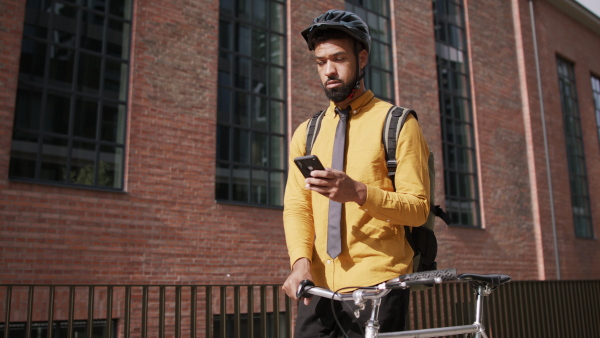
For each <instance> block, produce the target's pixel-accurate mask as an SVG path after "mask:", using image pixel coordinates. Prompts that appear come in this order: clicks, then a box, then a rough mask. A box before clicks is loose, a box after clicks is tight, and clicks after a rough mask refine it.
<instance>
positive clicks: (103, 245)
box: [0, 0, 600, 283]
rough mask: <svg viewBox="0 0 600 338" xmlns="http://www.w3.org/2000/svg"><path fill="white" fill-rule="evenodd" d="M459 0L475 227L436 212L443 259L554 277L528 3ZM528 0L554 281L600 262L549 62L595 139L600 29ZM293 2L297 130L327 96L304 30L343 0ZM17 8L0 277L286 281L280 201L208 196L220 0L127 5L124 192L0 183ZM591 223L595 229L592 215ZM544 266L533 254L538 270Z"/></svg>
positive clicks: (402, 44)
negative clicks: (573, 194)
mask: <svg viewBox="0 0 600 338" xmlns="http://www.w3.org/2000/svg"><path fill="white" fill-rule="evenodd" d="M467 3H468V13H469V15H468V23H469V34H470V44H469V49H470V52H471V56H472V62H471V73H472V83H473V85H474V90H473V93H474V96H473V98H474V103H475V106H474V114H475V116H476V132H477V140H478V143H477V154H478V158H479V168H480V172H479V175H480V182H481V187H480V192H481V194H480V197H481V202H482V207H483V213H482V216H483V224H484V226H485V229H483V230H481V229H480V230H475V229H464V228H456V227H449V228H446V227H445V226H442V225H441V224H438V229H439V230H440V231H439V241H440V253H439V256H440V257H439V264H440V267H442V268H445V267H456V268H457V269H458V270H459V272H467V271H469V272H471V271H472V272H481V273H485V272H503V273H507V274H510V275H512V276H513V277H514V278H515V279H538V278H554V276H555V270H554V269H555V266H554V247H553V238H552V229H551V226H550V219H549V210H550V209H549V200H548V193H547V191H548V186H547V179H546V176H545V175H546V174H545V167H544V166H545V158H544V153H543V149H544V147H543V140H542V136H541V135H542V134H541V122H540V117H539V103H538V102H537V101H536V100H537V83H536V78H535V67H534V66H535V64H534V59H533V51H532V47H531V46H532V36H531V27H530V26H529V21H528V20H529V17H528V1H525V0H514V1H513V2H498V1H493V0H481V1H479V0H478V1H468V2H467ZM534 4H535V8H536V11H537V18H538V20H539V21H538V22H539V24H538V26H539V27H538V30H537V32H538V39H539V43H540V45H542V46H543V48H542V51H541V61H542V69H544V72H543V74H542V79H543V82H544V100H545V101H544V103H545V106H546V108H547V114H548V115H549V116H550V118H549V119H548V121H547V122H548V128H549V135H550V142H551V144H550V150H551V151H550V159H551V163H552V175H553V190H554V198H555V204H554V209H555V210H556V216H557V224H558V226H559V239H560V250H561V254H560V255H561V268H562V277H563V278H568V279H574V278H600V270H599V269H598V268H590V267H588V266H587V262H594V261H595V260H594V259H596V258H600V257H599V255H600V250H599V246H598V243H597V241H596V240H580V239H575V238H574V231H573V226H572V217H571V211H570V199H569V198H570V197H569V186H568V178H567V175H566V158H565V151H566V149H565V146H564V140H563V131H562V122H561V121H562V120H561V117H560V116H562V115H561V114H562V113H561V111H560V108H559V107H560V102H559V101H558V96H557V95H558V94H557V75H556V65H555V54H556V52H558V53H560V54H561V55H563V56H565V57H567V58H569V59H572V60H575V61H576V64H577V66H576V71H577V80H578V93H579V102H580V108H581V111H582V119H583V121H584V123H583V127H584V133H585V134H586V135H597V131H596V129H595V121H594V120H593V115H591V113H590V112H593V110H592V107H591V105H592V103H591V89H590V87H589V86H590V85H589V74H590V72H594V73H595V74H600V63H599V61H598V59H597V58H594V55H600V50H598V48H600V47H598V46H600V44H599V43H598V41H599V40H600V38H599V37H598V35H596V34H594V33H592V32H591V31H590V30H588V29H585V28H582V27H581V26H580V25H578V24H577V23H576V22H575V21H574V20H573V19H570V18H568V17H567V16H566V15H564V14H563V13H562V12H560V11H558V10H557V9H556V8H554V7H553V6H552V5H550V4H547V3H546V2H545V1H535V2H534ZM288 5H289V6H290V8H288V12H289V13H290V17H289V22H288V27H289V33H290V35H289V36H290V39H289V48H290V49H289V60H290V62H289V69H288V75H289V77H288V81H289V83H288V89H289V90H288V92H289V93H288V94H289V112H288V114H289V117H290V119H289V121H290V128H291V129H292V130H294V129H295V128H296V127H297V126H298V125H299V124H300V123H301V122H302V121H304V120H306V119H307V118H308V117H309V116H311V115H312V114H313V113H314V112H316V111H318V110H320V109H323V107H324V106H325V105H326V104H327V103H326V99H325V97H324V95H323V92H322V89H321V87H320V85H319V82H318V77H317V74H316V69H315V67H314V65H313V63H312V61H311V55H310V53H309V52H308V50H307V48H306V45H305V43H304V40H303V39H302V38H301V36H300V34H299V32H300V31H301V30H302V29H303V28H305V27H306V26H307V25H308V24H309V23H310V22H311V20H312V19H313V18H314V17H315V16H316V15H318V14H320V13H322V12H324V11H325V10H327V9H329V8H343V7H344V2H343V1H341V0H335V1H333V0H331V1H325V2H315V1H308V0H305V1H291V2H288ZM24 6H25V5H24V4H23V3H22V2H19V1H14V0H6V1H2V2H1V3H0V46H1V47H0V58H1V60H0V61H1V62H0V222H1V223H2V226H1V228H0V231H1V232H2V234H1V239H0V244H1V245H0V253H1V254H0V266H2V268H1V269H0V280H1V281H2V282H35V283H129V282H132V283H133V282H144V283H270V282H282V281H283V280H284V279H285V277H286V276H287V273H288V268H289V266H288V258H287V252H286V249H285V243H284V237H283V231H282V224H281V223H282V219H281V210H279V209H270V208H253V207H246V206H236V205H229V204H222V203H216V202H215V198H214V177H215V161H214V157H215V148H216V140H215V136H216V132H215V130H216V86H217V77H216V74H217V48H218V1H203V2H200V3H196V2H189V1H183V0H160V1H152V2H147V1H146V2H142V1H136V2H135V8H134V27H133V33H134V34H133V40H132V43H133V45H132V46H133V48H132V58H131V60H132V61H131V78H130V100H129V102H130V104H129V112H128V113H129V120H128V128H129V130H128V133H127V135H128V140H127V149H128V153H127V170H126V173H127V177H126V192H125V193H112V192H97V191H89V190H83V189H72V188H65V187H54V186H45V185H38V184H26V183H19V182H11V181H8V162H9V156H10V144H11V133H12V119H13V114H14V101H15V94H16V93H15V92H16V83H17V79H16V78H17V72H18V62H19V50H20V37H21V30H22V22H23V15H24ZM516 9H518V10H519V13H520V15H521V22H520V25H521V26H522V27H521V28H522V30H521V34H522V39H523V45H524V46H525V49H524V53H523V54H524V58H523V61H524V65H525V68H524V69H525V76H524V79H525V83H523V82H522V81H521V80H520V79H521V78H520V75H519V71H518V58H517V49H516V44H515V34H516V33H515V25H514V24H513V21H512V20H513V13H514V12H513V11H515V10H516ZM394 10H395V12H394V13H395V15H396V22H395V25H396V42H397V53H398V54H397V58H398V80H399V82H398V92H399V98H398V103H399V104H401V105H404V106H409V107H412V108H414V109H416V110H417V111H418V113H419V117H420V121H421V125H422V128H423V131H424V133H425V135H426V138H427V139H428V141H429V143H430V144H431V147H432V149H433V150H434V152H435V153H436V155H437V157H436V158H437V168H438V170H437V172H438V178H437V189H436V191H437V193H436V196H437V201H438V203H442V204H443V191H444V190H443V175H442V174H441V173H442V172H443V171H442V168H443V166H442V156H441V138H440V122H439V115H438V114H439V113H438V112H439V108H438V98H437V80H436V69H435V49H434V38H433V33H432V32H433V19H432V13H431V2H430V1H429V0H420V1H414V2H410V4H409V3H408V2H403V1H396V2H395V3H394ZM522 86H525V87H526V88H527V89H528V91H527V92H528V93H529V95H530V97H529V101H528V102H529V111H530V115H529V116H524V113H523V106H522V102H523V100H522V96H521V95H522V91H521V90H520V89H519V88H522ZM282 113H283V112H282ZM525 122H527V123H525ZM529 125H530V128H531V130H529V129H528V128H529V127H528V126H529ZM528 131H529V132H531V134H532V135H533V136H532V137H531V139H530V137H528V136H527V135H528ZM585 140H586V144H585V147H586V161H587V165H588V177H589V183H590V191H591V194H592V197H591V198H592V205H593V208H595V209H594V210H593V215H596V216H597V215H598V214H600V210H598V203H595V204H594V201H598V200H599V199H600V196H599V194H600V186H599V183H598V182H597V180H594V177H596V176H598V174H599V171H600V158H599V156H600V151H599V150H598V139H597V136H595V138H594V137H589V138H588V137H586V138H585ZM530 153H532V154H534V158H532V159H530ZM528 161H529V162H528ZM531 164H533V165H531ZM531 171H533V172H534V174H533V175H530V172H531ZM534 183H535V184H534ZM533 197H536V198H533ZM535 201H538V202H535ZM538 209H539V212H538V211H537V210H538ZM536 215H539V218H540V219H539V220H536V217H535V216H536ZM595 226H596V228H595V233H596V234H598V233H600V229H599V226H600V225H599V224H598V221H596V223H595ZM536 229H539V237H538V239H539V241H537V242H536ZM539 262H543V263H544V270H543V272H542V273H541V274H540V273H539V272H538V264H539ZM590 272H591V273H590Z"/></svg>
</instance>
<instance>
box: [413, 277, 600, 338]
mask: <svg viewBox="0 0 600 338" xmlns="http://www.w3.org/2000/svg"><path fill="white" fill-rule="evenodd" d="M410 306H411V311H410V314H409V320H408V325H409V327H410V329H422V328H427V327H439V326H451V325H462V324H467V323H472V322H473V321H474V319H475V318H474V306H475V295H474V293H473V292H472V291H471V289H470V288H469V285H468V283H446V284H442V285H440V286H438V287H435V288H432V289H429V290H425V291H418V292H412V293H411V305H410ZM483 324H484V325H485V327H486V333H487V334H488V336H489V337H490V338H491V337H496V338H503V337H540V338H551V337H556V338H568V337H598V336H600V281H597V280H594V281H592V280H588V281H513V282H510V283H508V284H506V285H502V286H500V287H499V288H498V289H497V290H496V291H494V292H493V293H492V294H491V295H490V296H489V297H486V299H485V300H484V313H483Z"/></svg>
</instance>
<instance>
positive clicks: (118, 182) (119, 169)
mask: <svg viewBox="0 0 600 338" xmlns="http://www.w3.org/2000/svg"><path fill="white" fill-rule="evenodd" d="M123 158H124V156H123V148H122V147H114V146H106V145H103V146H101V147H100V163H99V167H98V185H99V186H101V187H108V188H117V189H121V188H122V182H123Z"/></svg>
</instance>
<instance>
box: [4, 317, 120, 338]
mask: <svg viewBox="0 0 600 338" xmlns="http://www.w3.org/2000/svg"><path fill="white" fill-rule="evenodd" d="M106 324H107V321H106V320H105V319H99V320H94V321H93V322H92V329H91V331H92V336H91V337H92V338H103V337H116V336H117V330H116V328H117V321H116V320H114V319H113V320H112V321H111V326H112V334H110V335H107V334H106ZM4 330H6V326H5V323H0V336H4V335H5V332H4ZM87 331H88V330H87V321H73V334H72V335H71V337H80V336H81V337H86V334H87ZM30 333H31V335H30V336H31V337H50V335H48V322H33V323H31V331H30ZM8 337H15V338H17V337H29V336H28V335H27V323H10V324H9V326H8ZM52 337H54V338H67V337H69V322H68V321H54V322H52Z"/></svg>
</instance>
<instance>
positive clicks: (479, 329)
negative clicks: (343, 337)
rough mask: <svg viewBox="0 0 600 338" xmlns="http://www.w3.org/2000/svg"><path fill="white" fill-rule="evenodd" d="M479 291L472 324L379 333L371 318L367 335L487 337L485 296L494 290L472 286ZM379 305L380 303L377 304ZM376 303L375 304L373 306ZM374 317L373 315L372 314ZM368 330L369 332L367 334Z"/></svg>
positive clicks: (482, 286) (410, 337) (390, 336)
mask: <svg viewBox="0 0 600 338" xmlns="http://www.w3.org/2000/svg"><path fill="white" fill-rule="evenodd" d="M472 287H473V289H475V292H476V293H477V300H476V302H475V321H474V322H473V324H471V325H459V326H447V327H439V328H431V329H420V330H411V331H400V332H389V333H377V331H378V329H377V330H373V329H369V326H370V325H372V324H374V323H373V322H371V320H369V321H368V322H367V326H366V328H365V337H368V338H375V337H388V338H417V337H418V338H421V337H423V338H425V337H439V336H450V335H457V334H469V333H472V334H475V335H474V337H475V338H487V335H486V334H485V327H484V326H483V323H482V320H483V297H485V296H488V295H489V294H490V293H491V292H492V290H491V289H490V288H489V287H488V286H484V285H477V286H476V287H474V286H472ZM377 306H378V305H377ZM375 307H376V305H375V304H373V308H375ZM371 319H373V316H371ZM367 331H368V332H369V334H367Z"/></svg>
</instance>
